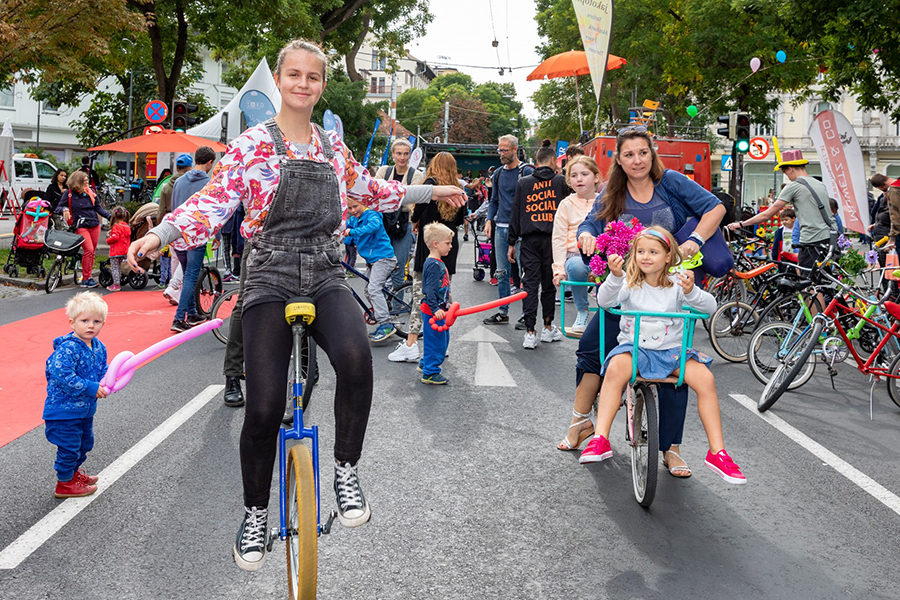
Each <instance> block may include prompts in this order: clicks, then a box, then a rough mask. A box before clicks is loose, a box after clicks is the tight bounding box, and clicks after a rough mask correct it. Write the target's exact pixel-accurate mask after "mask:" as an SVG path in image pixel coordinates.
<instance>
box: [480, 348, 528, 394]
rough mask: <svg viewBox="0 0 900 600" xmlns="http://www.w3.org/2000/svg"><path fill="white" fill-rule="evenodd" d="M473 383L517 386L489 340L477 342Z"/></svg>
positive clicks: (492, 385) (493, 385) (491, 385)
mask: <svg viewBox="0 0 900 600" xmlns="http://www.w3.org/2000/svg"><path fill="white" fill-rule="evenodd" d="M475 385H483V386H490V387H519V386H518V385H516V380H515V379H513V376H512V375H510V373H509V370H507V368H506V365H504V364H503V360H501V359H500V355H499V354H497V351H496V350H494V347H493V346H492V345H491V344H490V342H478V356H477V359H476V362H475Z"/></svg>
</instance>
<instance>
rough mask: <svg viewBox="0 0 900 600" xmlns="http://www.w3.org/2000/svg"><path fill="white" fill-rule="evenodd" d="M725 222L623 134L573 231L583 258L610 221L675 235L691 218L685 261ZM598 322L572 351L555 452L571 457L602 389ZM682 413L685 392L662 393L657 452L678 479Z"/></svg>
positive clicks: (699, 191) (610, 321)
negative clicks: (567, 416) (569, 405)
mask: <svg viewBox="0 0 900 600" xmlns="http://www.w3.org/2000/svg"><path fill="white" fill-rule="evenodd" d="M724 216H725V206H724V205H723V204H722V203H721V202H720V201H719V199H718V198H716V197H715V196H713V195H712V194H711V193H710V192H708V191H706V190H705V189H703V188H702V187H700V186H699V185H698V184H696V183H695V182H694V181H692V180H690V179H688V178H687V177H685V176H684V175H682V174H681V173H678V172H676V171H670V170H668V169H666V168H664V167H663V164H662V161H661V160H660V158H659V155H658V154H657V153H656V148H655V147H654V145H653V139H652V138H651V137H650V135H649V134H648V133H647V131H646V128H644V127H637V128H634V127H626V128H624V129H622V130H620V131H619V135H618V137H617V138H616V153H615V156H614V161H613V164H612V167H611V168H610V172H609V177H608V183H607V185H606V188H605V189H604V190H603V191H602V192H600V194H599V195H598V197H597V201H596V202H595V203H594V208H593V210H592V211H591V213H589V214H588V216H587V218H586V219H585V220H584V222H583V223H582V224H581V225H580V226H579V228H578V245H579V247H580V248H581V251H582V253H583V254H585V255H587V256H590V255H592V254H593V253H594V247H595V244H596V239H597V236H599V235H600V234H601V233H602V232H603V229H604V228H605V227H606V223H607V222H609V221H614V220H622V221H630V220H631V219H632V218H637V220H638V221H640V223H641V224H642V225H644V226H645V227H648V226H651V225H658V226H660V227H663V228H664V229H666V230H668V231H670V232H672V233H673V234H674V233H675V232H677V231H678V230H679V229H681V227H682V226H683V225H684V223H685V221H687V219H688V218H689V217H697V218H698V219H700V222H699V223H698V225H697V227H696V229H695V231H694V233H693V234H692V235H691V238H690V239H688V240H687V241H686V242H684V243H683V244H681V252H682V254H683V255H684V256H685V257H691V256H693V255H694V254H696V253H697V252H698V251H699V250H700V247H701V246H702V245H703V243H704V241H705V240H707V239H709V238H710V237H712V235H713V234H714V233H715V231H716V229H717V228H718V225H719V223H720V222H721V221H722V217H724ZM603 314H605V313H597V314H595V315H594V318H593V319H591V321H590V323H588V326H587V329H586V330H585V332H584V334H583V335H582V337H581V340H580V341H579V343H578V351H577V353H576V356H577V362H576V366H575V383H576V388H575V407H574V409H573V411H572V412H573V418H572V423H571V425H570V426H569V430H568V432H567V434H566V437H565V438H563V440H562V442H560V444H559V446H558V448H559V449H560V450H576V449H577V448H578V446H580V445H581V443H582V442H584V440H586V439H587V438H588V437H589V436H590V435H591V434H592V433H593V425H591V421H590V417H589V414H590V410H591V407H592V406H593V403H594V399H595V398H596V397H597V393H598V392H599V391H600V384H601V381H602V379H601V377H600V340H599V336H600V332H599V322H598V319H599V318H602V315H603ZM605 323H606V329H605V332H606V342H605V343H606V347H607V348H613V347H615V345H616V336H617V335H618V333H619V318H618V317H614V316H612V315H608V314H607V317H606V322H605ZM686 410H687V388H686V387H681V388H679V389H677V390H676V389H672V387H671V386H661V388H660V390H659V421H660V424H659V438H660V439H659V448H660V450H661V451H662V452H663V463H664V464H665V465H666V466H667V468H668V469H669V472H670V473H671V474H672V475H674V476H676V477H690V474H691V470H690V468H688V466H687V465H686V464H685V463H684V461H683V460H682V459H681V457H680V456H679V455H678V452H679V450H680V448H679V445H680V444H681V435H682V432H683V430H684V417H685V412H686Z"/></svg>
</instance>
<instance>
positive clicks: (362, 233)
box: [344, 198, 397, 343]
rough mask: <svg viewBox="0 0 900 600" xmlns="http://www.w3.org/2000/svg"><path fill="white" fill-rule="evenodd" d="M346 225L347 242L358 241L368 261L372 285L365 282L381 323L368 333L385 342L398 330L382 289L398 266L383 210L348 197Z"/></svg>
mask: <svg viewBox="0 0 900 600" xmlns="http://www.w3.org/2000/svg"><path fill="white" fill-rule="evenodd" d="M347 213H349V214H350V218H349V219H347V228H346V229H345V230H344V243H345V244H347V245H349V244H352V243H355V244H356V247H357V249H358V250H359V255H360V256H362V257H363V259H364V260H365V261H366V277H367V278H368V280H369V285H367V286H366V298H368V299H369V302H370V303H371V304H372V312H373V313H375V320H376V321H377V322H378V327H377V328H376V329H375V330H374V331H372V332H370V333H369V339H370V340H372V342H375V343H377V342H383V341H384V340H386V339H388V338H389V337H391V336H392V335H394V334H395V333H397V330H396V328H395V327H394V325H393V323H391V313H390V309H388V305H387V299H386V298H385V297H384V292H382V291H381V290H382V289H383V288H384V285H385V284H386V283H387V281H388V279H390V278H391V274H392V273H393V272H394V269H396V268H397V258H396V256H395V255H394V247H393V246H391V238H389V237H388V234H387V231H385V229H384V220H383V218H382V216H381V213H380V212H377V211H374V210H370V209H368V208H366V206H365V205H364V204H360V203H359V202H357V201H355V200H353V199H352V198H347Z"/></svg>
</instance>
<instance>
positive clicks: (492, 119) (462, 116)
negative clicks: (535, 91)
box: [397, 73, 528, 144]
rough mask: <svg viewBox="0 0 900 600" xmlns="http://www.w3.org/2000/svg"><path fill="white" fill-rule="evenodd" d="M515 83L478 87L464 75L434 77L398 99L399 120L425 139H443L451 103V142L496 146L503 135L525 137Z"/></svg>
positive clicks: (494, 83) (488, 84) (523, 122)
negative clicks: (446, 114)
mask: <svg viewBox="0 0 900 600" xmlns="http://www.w3.org/2000/svg"><path fill="white" fill-rule="evenodd" d="M515 97H516V88H515V86H514V85H513V84H512V83H496V82H493V81H489V82H487V83H482V84H480V85H475V83H474V82H473V81H472V78H471V77H470V76H469V75H466V74H465V73H448V74H446V75H441V76H439V77H435V78H434V80H433V81H432V82H431V84H430V85H429V86H428V88H426V89H424V90H419V89H409V90H407V91H405V92H403V93H402V94H400V96H399V97H398V98H397V120H398V121H400V123H401V124H402V125H403V126H404V127H406V128H407V129H409V130H410V131H416V128H417V127H421V130H422V137H423V138H425V139H427V140H431V139H432V138H433V137H436V136H441V137H442V136H443V116H444V103H445V102H450V121H451V124H450V131H449V138H450V141H453V142H460V143H478V144H493V143H495V142H496V141H497V138H498V137H499V136H501V135H505V134H508V133H512V134H513V135H516V136H518V137H520V138H521V137H523V136H524V133H525V130H526V129H527V127H528V123H527V121H526V120H525V117H524V115H522V104H521V103H520V102H517V101H516V100H515Z"/></svg>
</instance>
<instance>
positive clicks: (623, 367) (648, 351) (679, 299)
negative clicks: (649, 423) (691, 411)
mask: <svg viewBox="0 0 900 600" xmlns="http://www.w3.org/2000/svg"><path fill="white" fill-rule="evenodd" d="M681 261H682V259H681V251H680V250H679V248H678V243H677V242H676V241H675V238H674V236H672V234H671V233H669V232H668V231H666V230H665V229H663V228H661V227H649V228H647V229H644V230H643V231H641V233H640V234H638V236H637V237H636V238H635V239H634V243H633V245H632V247H631V253H630V255H629V256H628V260H627V265H626V264H625V263H626V260H625V258H623V257H622V256H619V255H617V254H611V255H610V256H609V259H608V262H609V270H610V274H609V276H608V277H607V278H606V281H604V282H603V284H602V285H601V286H600V290H599V292H598V293H597V303H598V304H599V305H600V306H601V307H602V308H612V307H615V306H618V305H620V304H621V305H622V310H626V311H631V310H634V311H645V312H668V313H677V312H681V306H682V305H683V304H687V305H688V306H690V307H691V308H693V309H694V310H697V311H700V312H704V313H711V312H713V311H715V310H716V300H715V298H713V296H712V295H711V294H710V293H708V292H705V291H703V290H701V289H700V288H699V287H698V286H695V285H694V273H693V272H692V271H689V270H685V271H682V272H681V273H680V274H678V275H672V274H670V272H669V270H670V269H671V268H672V267H677V266H678V265H680V264H681ZM623 267H624V272H623ZM635 318H636V317H635V316H633V315H623V316H622V318H621V320H620V326H619V336H618V339H617V341H618V343H619V345H618V346H616V347H615V348H613V349H612V350H611V351H610V352H609V353H608V354H607V355H606V361H605V362H604V364H603V367H602V370H601V375H603V376H604V379H603V385H602V387H601V388H600V400H599V404H598V407H597V424H596V427H595V430H594V438H593V439H592V440H591V441H590V442H589V443H588V445H587V448H585V449H584V452H582V453H581V458H579V461H578V462H580V463H582V464H586V463H592V462H601V461H603V460H606V459H607V458H610V457H611V456H612V448H611V447H610V444H609V429H610V427H612V422H613V419H615V417H616V413H617V412H618V411H619V406H620V405H621V404H622V391H623V390H624V389H625V385H626V384H627V383H628V382H629V380H630V379H631V375H632V361H635V360H636V361H637V365H638V373H639V374H640V375H641V377H643V378H645V379H665V378H666V377H669V376H670V375H672V374H673V372H675V371H676V370H678V369H679V368H681V365H680V362H681V343H682V336H683V333H684V321H683V320H682V319H678V318H669V317H653V316H647V317H642V318H641V320H640V324H639V329H638V335H639V336H640V338H639V340H638V355H637V356H636V357H635V356H633V355H632V352H633V351H634V335H635V329H636V327H635ZM711 362H712V358H710V357H709V356H707V355H706V354H703V353H702V352H698V351H697V350H693V349H690V348H689V349H688V350H687V353H686V358H685V363H684V382H685V383H686V384H687V385H688V386H689V387H690V388H691V389H692V390H694V391H695V392H696V393H697V407H698V410H699V412H700V420H701V421H703V427H704V429H706V437H707V439H708V441H709V452H708V453H707V455H706V465H707V466H708V467H709V468H710V469H712V470H713V471H715V472H716V473H718V474H719V475H720V476H721V477H722V479H724V480H725V481H727V482H728V483H734V484H744V483H746V482H747V478H746V477H745V476H744V475H743V473H741V470H740V469H739V468H738V466H737V465H736V464H735V463H734V461H733V460H731V457H730V456H728V453H727V452H725V443H724V441H723V439H722V417H721V414H720V412H719V397H718V395H717V394H716V385H715V380H714V378H713V374H712V371H710V370H709V368H708V367H707V366H706V365H708V364H709V363H711Z"/></svg>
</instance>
